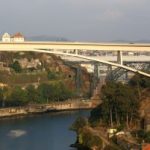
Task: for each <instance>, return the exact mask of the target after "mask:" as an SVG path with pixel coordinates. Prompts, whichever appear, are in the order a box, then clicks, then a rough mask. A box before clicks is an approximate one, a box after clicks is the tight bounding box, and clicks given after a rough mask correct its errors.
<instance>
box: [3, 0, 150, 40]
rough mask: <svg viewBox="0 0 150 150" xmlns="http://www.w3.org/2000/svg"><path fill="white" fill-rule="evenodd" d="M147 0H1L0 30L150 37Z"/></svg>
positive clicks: (102, 37)
mask: <svg viewBox="0 0 150 150" xmlns="http://www.w3.org/2000/svg"><path fill="white" fill-rule="evenodd" d="M149 6H150V0H0V34H3V33H4V32H8V33H10V34H14V33H16V32H21V33H23V34H24V35H25V36H36V35H48V36H57V37H64V38H67V39H69V40H72V41H91V42H93V41H95V42H103V41H116V40H128V41H136V40H150V8H149Z"/></svg>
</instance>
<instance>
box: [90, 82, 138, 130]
mask: <svg viewBox="0 0 150 150" xmlns="http://www.w3.org/2000/svg"><path fill="white" fill-rule="evenodd" d="M101 92H102V97H101V98H102V100H103V103H102V104H101V106H99V107H98V108H97V109H95V111H92V113H91V118H92V116H94V115H95V114H99V115H100V116H99V118H100V119H101V120H102V121H103V122H105V123H106V124H107V125H110V126H111V127H112V126H113V125H117V126H120V125H124V124H126V127H129V126H130V125H131V124H132V123H134V121H136V119H137V118H138V108H139V101H138V100H139V97H138V94H136V91H135V89H133V88H132V89H131V88H130V87H129V86H128V85H126V84H122V83H114V82H108V83H107V84H106V85H105V86H103V88H102V91H101ZM97 116H98V115H97ZM95 119H96V118H95ZM91 120H92V119H91Z"/></svg>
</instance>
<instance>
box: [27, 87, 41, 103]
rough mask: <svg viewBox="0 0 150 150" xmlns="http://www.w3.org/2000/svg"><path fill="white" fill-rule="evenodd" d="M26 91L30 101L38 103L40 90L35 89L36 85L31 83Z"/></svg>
mask: <svg viewBox="0 0 150 150" xmlns="http://www.w3.org/2000/svg"><path fill="white" fill-rule="evenodd" d="M26 92H27V99H28V101H29V103H30V102H33V103H37V102H39V94H38V91H37V90H36V89H35V87H34V86H33V85H29V86H28V87H27V88H26Z"/></svg>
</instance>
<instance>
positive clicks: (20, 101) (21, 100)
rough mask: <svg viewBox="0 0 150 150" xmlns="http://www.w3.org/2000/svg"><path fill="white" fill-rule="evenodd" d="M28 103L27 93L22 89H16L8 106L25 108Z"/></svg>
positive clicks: (9, 98) (10, 97)
mask: <svg viewBox="0 0 150 150" xmlns="http://www.w3.org/2000/svg"><path fill="white" fill-rule="evenodd" d="M27 103H28V99H27V93H26V91H25V90H23V89H21V88H20V87H15V88H14V89H13V90H12V92H11V94H10V96H9V97H8V100H7V106H23V105H26V104H27Z"/></svg>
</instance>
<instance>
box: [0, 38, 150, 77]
mask: <svg viewBox="0 0 150 150" xmlns="http://www.w3.org/2000/svg"><path fill="white" fill-rule="evenodd" d="M64 50H65V51H66V52H65V53H64V52H63V51H64ZM70 50H73V51H74V53H73V54H72V53H69V51H70ZM85 50H86V51H110V52H116V53H117V62H110V61H108V60H103V59H98V58H91V57H90V56H83V55H79V51H85ZM0 51H27V52H30V51H31V52H39V53H49V54H56V55H64V56H70V57H76V58H80V59H85V60H89V61H95V62H99V63H103V64H106V65H110V66H115V67H119V68H122V69H125V70H128V71H131V72H134V73H138V74H141V75H144V76H146V77H150V74H148V73H145V72H143V71H140V70H137V69H134V68H131V67H128V66H125V65H123V59H122V52H150V44H133V43H127V44H117V43H79V42H27V41H26V42H22V43H15V42H9V43H5V42H0Z"/></svg>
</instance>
